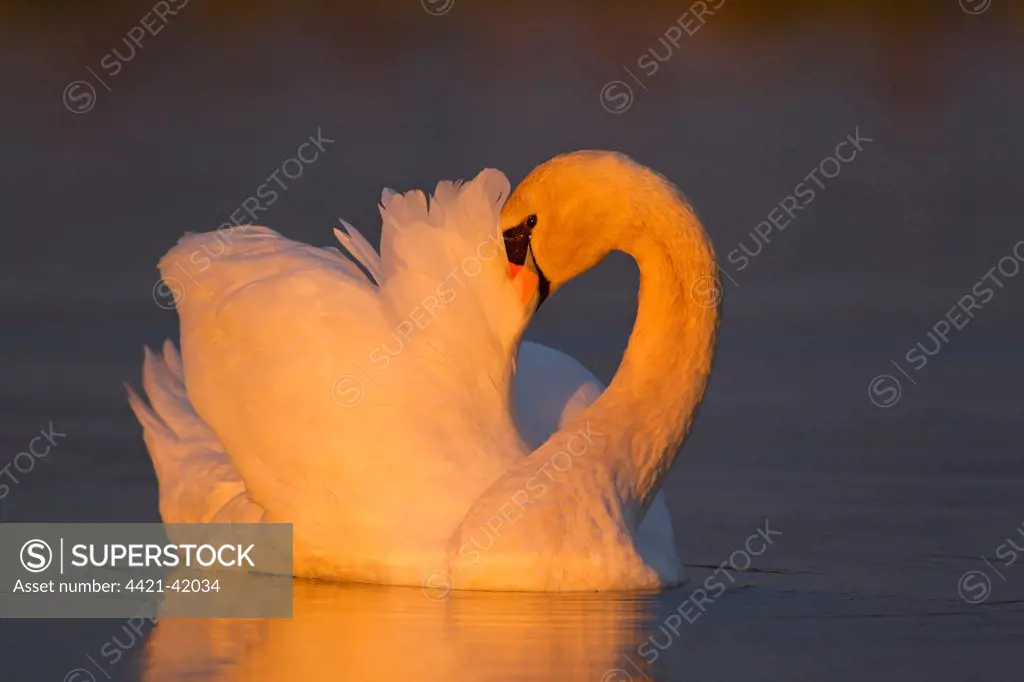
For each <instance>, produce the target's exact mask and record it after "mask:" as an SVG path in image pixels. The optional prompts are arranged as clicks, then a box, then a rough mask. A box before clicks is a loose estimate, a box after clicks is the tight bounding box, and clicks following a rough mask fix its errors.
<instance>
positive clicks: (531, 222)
mask: <svg viewBox="0 0 1024 682" xmlns="http://www.w3.org/2000/svg"><path fill="white" fill-rule="evenodd" d="M526 227H528V228H529V229H531V230H532V229H533V228H535V227H537V215H536V214H534V215H531V216H530V217H529V218H527V219H526Z"/></svg>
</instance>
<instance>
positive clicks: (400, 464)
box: [128, 152, 717, 591]
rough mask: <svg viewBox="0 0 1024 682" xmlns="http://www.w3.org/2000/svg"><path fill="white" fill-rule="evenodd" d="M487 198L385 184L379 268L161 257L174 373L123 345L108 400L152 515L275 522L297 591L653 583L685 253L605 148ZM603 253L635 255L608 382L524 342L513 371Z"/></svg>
mask: <svg viewBox="0 0 1024 682" xmlns="http://www.w3.org/2000/svg"><path fill="white" fill-rule="evenodd" d="M508 196H509V185H508V181H507V180H506V179H505V177H504V176H503V175H501V174H500V173H499V172H497V171H484V172H482V173H481V174H480V175H478V176H477V178H476V179H474V180H473V181H471V182H469V183H466V184H465V185H459V184H455V183H441V184H439V185H438V187H437V189H436V190H435V193H434V195H433V200H432V201H431V202H430V206H429V207H428V204H427V200H426V197H425V196H424V195H423V194H422V193H420V192H408V193H406V194H396V193H393V192H387V191H386V192H385V193H384V196H383V197H382V208H381V214H382V218H383V228H382V237H381V252H380V256H379V257H378V256H377V254H376V252H375V251H374V250H373V248H372V247H371V246H370V245H369V244H368V243H367V242H366V240H365V239H363V238H362V237H361V236H360V235H359V233H358V231H356V230H355V229H354V228H352V227H351V226H348V225H346V230H345V231H344V232H342V231H337V232H336V235H337V237H338V239H339V241H340V242H341V244H342V246H343V247H344V248H345V249H346V254H342V253H341V252H339V251H338V250H337V249H317V248H314V247H311V246H307V245H304V244H299V243H296V242H292V241H290V240H286V239H284V238H283V237H281V236H280V235H278V234H277V233H276V232H274V231H272V230H270V229H269V228H265V227H252V226H246V227H244V228H239V229H238V230H237V231H236V232H235V233H233V234H231V235H230V240H228V239H227V238H223V239H222V235H218V234H215V233H206V234H198V235H186V237H185V238H183V239H182V240H181V241H180V242H179V244H178V245H177V246H176V247H174V248H173V249H171V251H169V252H168V253H167V254H166V255H165V256H164V258H163V259H161V262H160V266H159V267H160V272H161V276H162V278H163V279H164V281H165V282H167V281H168V280H170V279H174V278H176V275H177V271H178V270H182V269H184V270H185V271H186V273H187V274H189V280H190V282H191V284H190V286H191V287H192V289H193V290H194V291H187V290H183V291H182V294H183V295H182V296H180V297H176V298H178V300H177V304H178V305H177V310H178V313H179V316H180V320H181V333H180V336H181V354H180V355H179V354H178V352H177V350H176V349H175V347H174V345H173V343H171V342H170V341H168V342H166V343H165V344H164V348H163V353H162V354H157V353H153V352H151V351H149V350H148V349H147V350H146V351H145V360H144V363H143V388H144V389H145V392H146V395H147V397H148V398H149V405H147V404H146V403H145V402H144V401H143V400H142V399H141V398H140V397H139V396H138V395H137V394H136V393H135V392H134V391H133V390H132V389H130V388H129V389H128V390H129V395H128V397H129V403H130V405H131V407H132V409H133V411H134V412H135V414H136V416H137V418H138V419H139V421H140V422H141V423H142V426H143V431H144V438H145V442H146V445H147V448H148V450H149V452H150V455H151V457H152V459H153V462H154V468H155V470H156V473H157V477H158V479H159V482H160V510H161V516H162V517H163V519H164V521H165V522H227V521H230V522H285V523H291V524H293V529H294V538H293V545H294V556H295V569H294V572H295V574H296V575H298V576H306V577H320V578H331V579H338V580H351V581H358V582H372V583H386V584H397V585H419V584H425V583H424V580H425V577H424V576H428V575H431V574H432V573H436V572H437V567H439V566H440V567H442V569H441V570H442V571H443V572H444V573H445V575H447V576H448V578H449V580H450V583H451V584H452V586H453V587H456V588H459V589H462V588H466V589H512V590H523V589H526V590H553V591H567V590H595V589H647V588H658V587H664V586H668V585H672V584H677V583H678V582H679V581H680V580H681V566H680V563H679V560H678V556H677V555H676V553H675V548H674V539H673V537H672V528H671V522H670V521H669V518H668V513H667V507H666V505H665V504H664V500H663V498H661V496H660V494H659V487H660V483H661V480H662V478H663V476H664V474H665V472H666V471H667V470H668V467H669V466H670V465H671V462H672V461H673V459H674V457H675V451H676V450H677V449H678V447H679V445H680V444H681V442H682V440H683V437H684V436H685V433H686V431H687V430H688V427H689V425H690V423H691V421H692V418H693V413H694V411H695V409H696V407H697V405H698V404H699V402H700V400H701V397H702V394H703V390H704V387H705V385H706V382H707V377H708V374H709V372H710V365H711V359H712V356H713V347H714V336H715V329H716V326H717V310H716V308H715V307H714V306H706V305H700V304H699V303H697V302H696V301H695V299H694V298H693V297H692V295H690V294H691V293H692V291H691V290H692V287H693V286H694V285H695V283H698V282H700V281H702V280H705V279H707V278H713V277H714V274H715V270H714V257H713V254H712V250H711V247H710V243H709V242H708V240H707V237H706V236H705V235H704V232H703V229H702V228H701V226H700V223H699V222H698V221H697V219H696V217H695V216H694V214H693V212H692V211H691V210H690V209H689V207H688V206H687V205H686V203H685V202H684V201H683V200H682V198H681V197H680V195H679V194H678V192H677V191H676V190H675V189H674V188H673V187H672V186H671V185H670V184H669V183H668V182H667V181H665V180H664V179H663V178H661V177H660V176H657V175H656V174H654V173H653V172H652V171H650V170H648V169H646V168H644V167H643V166H640V165H639V164H636V163H635V162H632V161H631V160H629V159H628V158H627V157H624V156H621V155H618V154H614V153H610V152H577V153H573V154H569V155H563V156H561V157H556V158H555V159H553V160H551V161H549V162H547V163H545V164H542V165H541V166H540V167H538V168H537V169H535V170H534V171H533V172H532V173H531V174H530V175H529V176H528V177H527V178H526V180H524V182H523V183H522V184H521V185H520V187H519V188H517V190H516V192H515V193H513V194H512V196H510V197H509V199H508V201H507V202H505V204H504V207H502V205H501V202H502V199H503V198H504V197H508ZM524 211H529V213H527V214H523V212H524ZM541 220H542V221H543V222H539V221H541ZM506 225H512V226H513V227H511V228H508V229H506V230H504V237H505V239H504V241H505V246H506V248H507V249H508V253H509V254H512V253H513V252H515V254H516V255H517V256H521V257H518V258H517V257H513V258H511V260H512V261H514V262H511V263H510V262H508V261H506V260H505V257H504V256H505V254H504V253H503V252H504V251H505V249H501V248H500V246H501V239H502V235H501V234H499V233H498V230H499V229H500V228H499V226H506ZM225 241H228V245H227V248H225V245H224V243H223V242H225ZM614 249H621V250H624V251H626V252H627V253H631V254H632V255H633V256H634V257H635V258H636V259H637V261H638V263H639V264H640V266H641V293H640V309H639V314H638V317H637V323H636V326H635V328H634V332H633V335H632V336H631V340H630V344H629V347H628V348H627V351H626V355H625V357H624V360H623V363H622V366H621V367H620V370H619V372H618V373H617V374H616V376H615V379H614V380H613V381H612V383H611V385H610V386H609V387H608V388H607V389H603V387H602V386H600V384H599V383H598V382H597V380H596V379H594V378H593V377H592V375H590V374H589V372H586V370H584V369H583V368H582V367H581V366H579V363H576V362H575V360H572V359H571V358H569V357H568V356H565V355H563V354H560V353H558V352H557V351H553V350H551V349H547V348H544V347H542V346H537V345H535V344H528V343H524V344H523V345H522V348H521V350H520V352H519V356H518V363H519V371H518V372H516V373H514V365H515V364H516V360H517V358H516V355H515V351H516V347H517V345H518V343H519V340H520V338H521V335H522V332H523V330H524V329H525V326H526V323H527V322H528V320H529V317H530V315H531V314H532V312H533V307H534V306H535V305H537V304H539V302H540V301H541V300H543V298H545V297H546V295H547V294H548V293H549V292H554V291H555V290H556V289H557V288H558V287H559V286H561V285H562V284H563V283H564V282H566V281H568V280H569V279H571V278H572V277H575V276H577V275H578V274H580V273H582V272H583V271H585V270H586V269H588V268H589V267H591V266H592V265H594V264H596V262H597V261H598V260H600V258H601V257H603V256H604V255H605V254H606V253H608V252H609V251H611V250H614ZM197 254H198V255H199V259H198V260H197V258H196V256H197ZM204 254H205V255H204ZM485 254H486V255H485ZM204 261H205V262H204ZM188 263H191V264H197V263H203V264H204V265H205V267H204V268H203V269H202V271H200V272H198V273H188V269H187V268H188V266H187V264H188ZM183 264H186V266H185V267H184V268H183ZM467 264H469V265H467ZM470 265H471V266H472V267H471V268H470V267H469V266H470ZM509 268H511V271H512V272H513V274H515V276H514V277H512V278H510V276H509V275H510V272H509ZM652 273H653V274H652ZM460 274H461V275H462V277H460V276H459V275H460ZM453 278H454V281H455V282H457V283H458V286H456V285H455V284H454V283H453ZM179 282H180V280H179ZM428 303H429V304H430V305H428ZM424 310H427V312H429V316H428V315H427V314H426V313H425V312H424ZM413 311H418V312H417V313H416V314H414V312H413ZM435 321H436V323H435ZM513 380H514V381H515V383H516V392H515V406H516V407H515V409H513V407H512V404H511V400H510V394H511V393H512V383H513ZM339 382H340V383H339ZM339 386H340V388H341V390H343V398H342V400H340V401H339V400H338V395H337V394H336V393H337V391H338V389H339ZM328 387H330V389H329V390H328ZM553 396H568V397H567V398H565V401H564V402H561V400H560V399H559V398H554V397H553ZM545 398H546V400H545ZM339 405H340V409H339ZM593 424H597V425H598V428H596V429H595V428H592V426H593ZM594 434H596V437H595V435H594ZM581 437H583V438H584V439H585V440H586V448H585V449H586V451H585V453H583V454H585V457H581V458H579V459H577V460H572V466H571V467H570V468H569V469H567V470H565V471H563V470H562V469H560V468H558V467H557V466H556V467H555V469H558V470H557V472H555V473H554V474H553V475H554V477H555V478H553V479H551V485H550V487H549V488H547V487H546V488H545V490H546V491H547V490H550V491H551V492H546V494H545V495H544V496H543V499H541V500H526V501H527V502H530V503H531V504H530V506H535V507H536V509H530V508H527V509H525V510H523V509H521V510H520V511H522V512H523V513H522V514H521V517H520V518H517V519H515V520H511V519H509V521H508V522H507V523H505V524H504V527H502V522H501V520H500V517H499V516H498V514H499V513H502V514H505V513H506V508H507V506H508V501H509V500H510V499H515V498H514V497H513V496H515V495H516V494H517V493H520V492H522V491H523V490H525V489H526V488H527V487H529V486H528V484H529V483H530V481H529V480H528V479H530V478H533V476H534V475H535V474H536V473H537V471H538V468H539V467H542V466H543V465H544V462H545V461H546V460H544V458H545V457H548V458H550V457H552V456H553V455H557V454H559V453H560V452H563V451H565V450H566V449H567V448H570V449H571V447H570V446H571V442H570V441H571V439H574V438H575V439H577V440H578V439H579V438H581ZM527 441H528V442H527ZM541 441H544V442H543V444H542V445H540V442H541ZM537 445H540V446H539V447H536V446H537ZM573 453H574V455H575V451H573ZM555 483H558V484H557V485H555ZM517 486H519V487H517ZM534 489H536V487H534ZM496 519H497V520H498V522H497V523H495V521H496ZM483 528H486V529H487V530H488V531H493V534H491V537H490V543H489V544H488V545H487V547H486V548H485V547H484V546H483V544H482V543H481V542H480V541H479V536H480V535H481V529H483ZM453 529H454V532H453ZM495 535H496V536H497V537H494V536H495ZM467 548H469V549H471V550H472V551H473V553H474V554H475V557H474V558H473V560H472V561H468V560H467V559H468V553H467V552H466V550H467ZM484 549H486V551H482V550H484ZM453 556H454V557H455V559H453V558H452V557H453ZM456 571H457V574H456Z"/></svg>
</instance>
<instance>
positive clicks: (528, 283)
mask: <svg viewBox="0 0 1024 682" xmlns="http://www.w3.org/2000/svg"><path fill="white" fill-rule="evenodd" d="M508 274H509V277H511V278H512V287H513V288H514V289H515V290H516V294H517V295H518V296H519V302H520V303H522V304H523V307H524V308H525V307H526V306H528V305H530V302H531V301H532V300H533V297H534V296H535V295H536V294H537V289H538V288H539V287H540V278H539V277H538V276H537V273H535V272H533V271H532V270H530V268H524V267H523V266H522V265H516V264H515V263H509V264H508Z"/></svg>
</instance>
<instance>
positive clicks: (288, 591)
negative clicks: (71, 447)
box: [0, 523, 293, 618]
mask: <svg viewBox="0 0 1024 682" xmlns="http://www.w3.org/2000/svg"><path fill="white" fill-rule="evenodd" d="M122 554H123V555H124V556H122ZM292 568H293V566H292V527H291V525H290V524H269V523H254V524H237V523H235V524H227V523H224V524H161V523H59V524H57V523H4V524H0V618H291V616H292ZM40 590H46V591H40Z"/></svg>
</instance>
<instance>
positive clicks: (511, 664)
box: [143, 580, 653, 682]
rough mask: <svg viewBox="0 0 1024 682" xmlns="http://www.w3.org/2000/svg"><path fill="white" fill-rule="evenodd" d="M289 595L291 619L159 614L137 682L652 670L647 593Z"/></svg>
mask: <svg viewBox="0 0 1024 682" xmlns="http://www.w3.org/2000/svg"><path fill="white" fill-rule="evenodd" d="M294 596H295V608H294V614H295V615H294V617H293V618H292V619H247V620H246V619H243V620H228V619H207V620H198V619H163V620H161V621H160V622H159V624H158V625H157V627H156V628H155V629H154V631H153V634H152V636H151V637H150V639H149V641H148V643H147V651H146V656H145V663H144V665H145V667H146V670H145V673H144V676H143V679H144V680H146V681H147V682H165V681H168V680H180V679H189V680H218V681H221V682H228V681H231V682H243V681H244V682H252V681H254V680H255V681H259V680H335V679H344V680H371V679H372V680H424V681H429V680H444V681H445V682H448V681H450V680H460V681H461V680H466V681H470V680H497V679H502V680H518V679H552V680H566V681H568V680H587V681H588V682H598V681H599V680H602V678H603V679H605V680H608V679H616V680H617V679H623V680H626V679H630V678H629V677H627V676H625V675H623V674H621V673H609V671H610V670H614V669H616V668H619V669H622V670H624V671H628V672H629V673H630V674H632V676H633V679H644V676H649V677H653V674H652V673H651V672H650V671H649V670H643V672H642V673H641V672H640V671H638V670H637V669H636V668H634V667H633V666H634V664H639V665H641V666H643V659H642V658H639V657H637V656H636V654H635V650H636V647H637V645H638V644H639V641H640V638H641V637H642V636H643V635H642V633H643V631H644V626H645V625H646V624H647V622H648V621H649V619H650V618H651V610H652V608H653V606H652V602H651V601H650V600H649V599H648V598H646V597H644V596H637V595H632V596H630V595H614V596H611V595H590V594H587V595H563V596H558V595H544V594H502V593H485V592H477V593H470V592H465V593H459V592H456V593H454V594H453V595H452V596H451V597H450V598H449V599H448V600H446V601H441V602H435V601H431V600H429V599H427V598H426V597H425V596H424V593H423V592H422V591H421V590H419V589H413V588H391V587H376V586H364V585H337V584H331V583H319V582H312V581H298V580H297V581H295V585H294ZM182 598H185V597H182ZM173 599H174V595H168V596H167V600H168V601H173ZM168 606H170V605H168ZM627 654H632V655H630V656H629V658H630V660H626V655H627ZM630 661H632V662H630ZM606 674H608V675H609V676H608V677H606Z"/></svg>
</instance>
